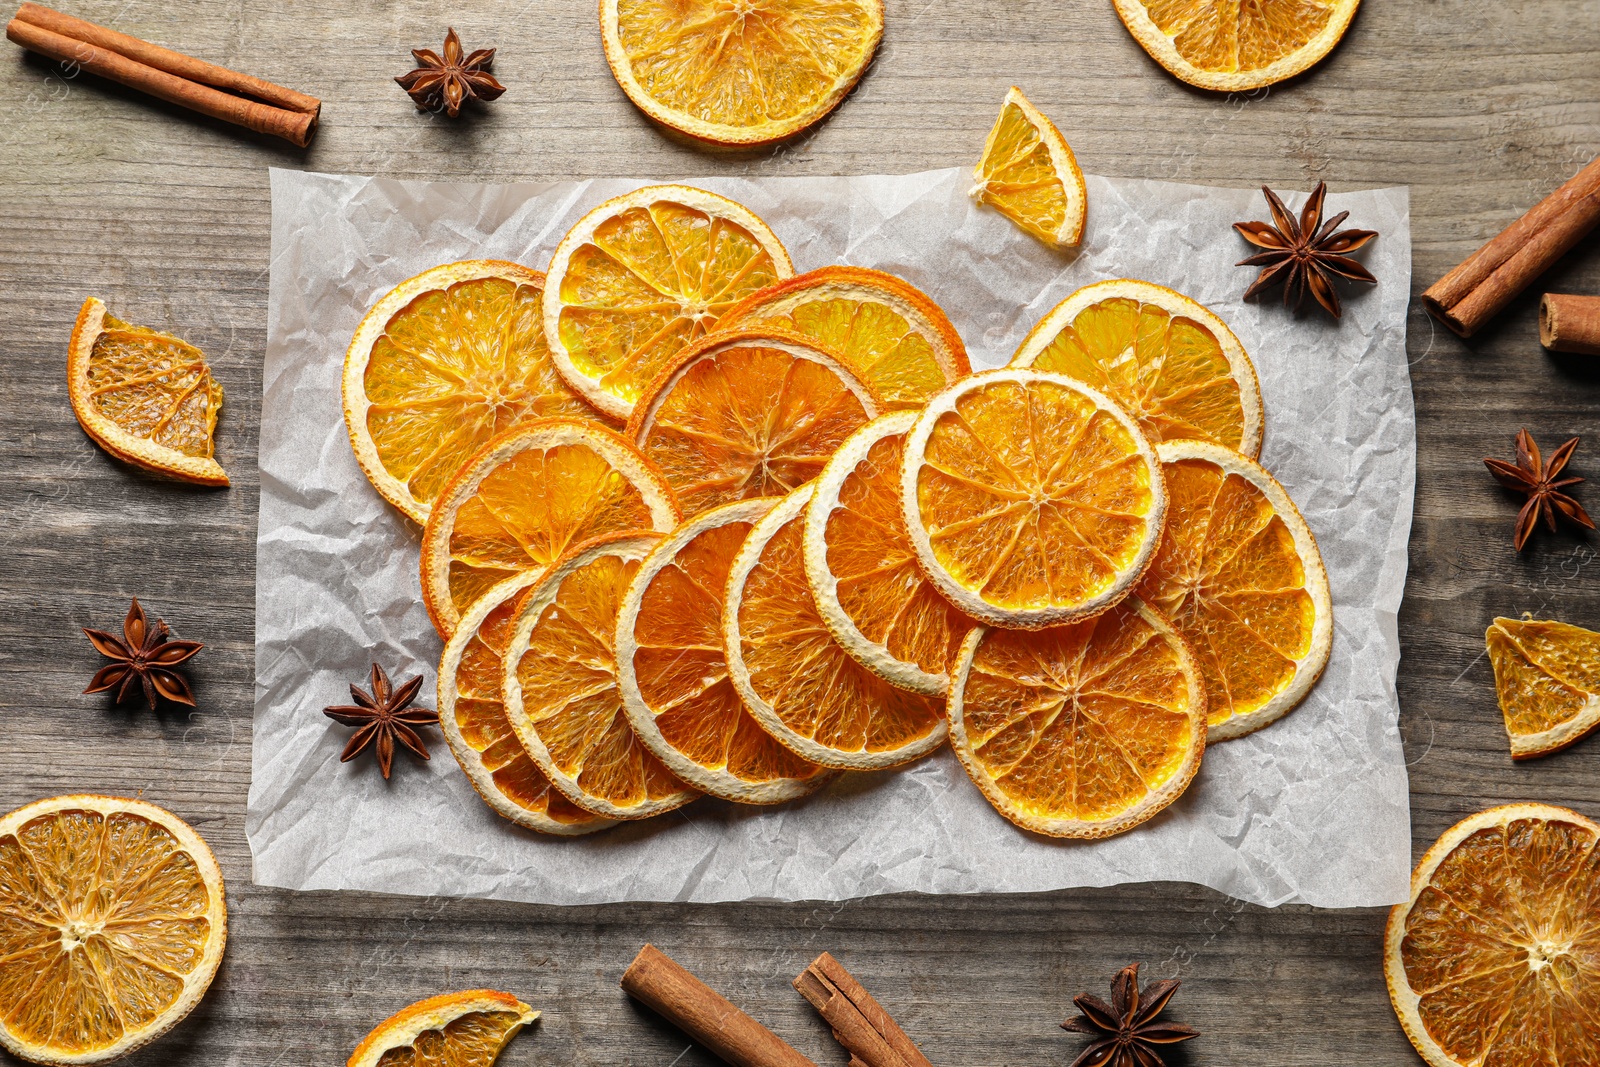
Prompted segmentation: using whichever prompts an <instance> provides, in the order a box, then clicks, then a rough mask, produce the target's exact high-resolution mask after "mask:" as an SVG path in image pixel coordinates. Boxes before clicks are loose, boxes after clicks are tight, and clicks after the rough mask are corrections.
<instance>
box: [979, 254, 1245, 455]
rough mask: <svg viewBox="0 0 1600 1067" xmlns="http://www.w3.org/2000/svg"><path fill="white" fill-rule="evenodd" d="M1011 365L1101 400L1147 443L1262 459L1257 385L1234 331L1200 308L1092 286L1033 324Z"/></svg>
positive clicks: (1172, 296) (1133, 284)
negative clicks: (1213, 447) (1115, 406)
mask: <svg viewBox="0 0 1600 1067" xmlns="http://www.w3.org/2000/svg"><path fill="white" fill-rule="evenodd" d="M1009 366H1012V367H1031V368H1032V369H1034V370H1040V371H1049V372H1051V373H1052V374H1065V375H1066V376H1067V377H1069V378H1076V379H1077V380H1078V381H1080V382H1083V383H1084V384H1085V385H1089V386H1092V387H1093V388H1095V389H1098V390H1099V391H1100V392H1102V393H1104V394H1105V395H1106V396H1109V397H1110V398H1111V399H1113V400H1115V401H1116V402H1117V403H1119V404H1121V405H1122V406H1123V407H1124V408H1125V409H1127V410H1128V411H1129V412H1131V413H1132V414H1133V416H1134V417H1135V418H1137V419H1138V420H1139V425H1140V426H1142V427H1143V428H1144V431H1145V433H1146V434H1148V435H1149V436H1150V439H1151V440H1152V441H1157V442H1159V441H1175V440H1194V441H1211V442H1213V443H1215V444H1219V445H1222V446H1223V447H1224V448H1231V449H1233V450H1234V451H1236V452H1243V453H1244V454H1245V455H1247V456H1249V457H1250V458H1252V459H1254V458H1255V457H1256V456H1257V455H1259V454H1260V452H1261V433H1262V428H1263V416H1262V411H1261V386H1260V383H1259V382H1258V381H1257V379H1256V368H1255V365H1254V364H1252V363H1251V362H1250V357H1249V356H1247V355H1246V354H1245V351H1244V346H1243V345H1241V344H1240V343H1239V339H1238V338H1237V337H1235V336H1234V335H1233V331H1232V330H1230V329H1228V327H1227V325H1226V324H1225V323H1224V322H1223V321H1222V320H1221V319H1219V318H1218V317H1217V316H1216V315H1215V314H1213V313H1212V312H1211V311H1210V310H1209V309H1207V308H1206V307H1204V306H1203V305H1201V304H1198V303H1196V302H1195V301H1193V300H1190V299H1189V298H1188V297H1186V296H1184V295H1183V294H1182V293H1177V292H1174V291H1173V290H1171V289H1168V288H1166V287H1165V286H1160V285H1152V284H1150V283H1149V282H1141V281H1135V280H1133V279H1131V278H1117V279H1113V280H1111V281H1105V282H1096V283H1094V284H1093V285H1086V286H1084V287H1083V288H1082V289H1079V290H1078V291H1077V292H1075V293H1073V294H1072V295H1071V296H1069V297H1067V298H1066V299H1065V300H1063V301H1062V302H1061V303H1059V304H1057V305H1056V306H1055V307H1054V308H1052V309H1051V311H1050V313H1049V314H1048V315H1046V316H1045V317H1044V318H1042V319H1040V320H1039V324H1038V325H1037V326H1035V327H1034V328H1033V329H1032V330H1031V331H1029V333H1028V336H1027V337H1025V338H1023V341H1022V344H1021V345H1019V346H1018V348H1017V351H1016V354H1015V355H1013V356H1012V357H1011V362H1010V364H1009Z"/></svg>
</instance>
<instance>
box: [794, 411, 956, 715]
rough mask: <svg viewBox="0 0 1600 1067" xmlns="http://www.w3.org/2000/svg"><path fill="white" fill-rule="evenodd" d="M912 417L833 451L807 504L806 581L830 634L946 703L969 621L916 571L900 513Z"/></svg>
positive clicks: (862, 433)
mask: <svg viewBox="0 0 1600 1067" xmlns="http://www.w3.org/2000/svg"><path fill="white" fill-rule="evenodd" d="M916 421H917V413H916V412H914V411H893V412H890V413H889V414H887V415H880V416H879V417H878V418H876V419H873V420H872V421H871V422H869V423H867V424H866V425H865V426H863V427H862V428H861V429H859V430H857V431H856V432H855V433H853V434H851V435H850V438H849V439H848V440H847V441H845V443H844V444H843V445H841V446H840V448H839V451H838V452H836V453H834V456H833V458H832V459H830V460H829V461H828V465H827V466H826V467H824V468H823V471H822V474H821V475H820V476H819V477H818V478H817V483H816V491H815V492H814V493H813V494H812V497H811V503H810V504H809V505H808V506H807V508H806V521H805V536H804V551H805V567H806V581H807V582H808V583H809V584H810V586H811V593H812V595H813V596H814V597H816V600H817V610H818V611H819V612H820V613H821V614H822V619H823V621H824V622H826V623H827V624H828V632H829V633H831V634H833V639H834V640H835V641H838V642H839V645H840V647H842V648H843V649H844V650H845V651H846V652H848V653H850V655H852V656H854V657H855V659H856V662H857V663H860V664H861V665H862V666H863V667H865V668H867V669H868V670H869V671H871V672H872V673H874V674H876V675H877V676H878V677H880V678H882V679H883V680H884V681H886V682H890V683H891V684H893V685H897V686H899V687H900V688H902V689H910V690H912V691H913V692H917V693H926V694H928V695H929V696H938V697H942V696H944V695H945V693H946V692H947V691H948V690H949V688H950V664H951V662H952V661H953V660H954V659H955V654H956V651H957V650H958V649H959V648H960V647H961V639H962V638H964V637H965V636H966V635H967V631H968V630H969V629H971V628H972V622H971V620H970V619H968V618H967V617H966V616H965V615H963V614H962V613H961V612H960V611H958V610H957V609H956V607H955V605H953V604H951V603H950V601H948V600H946V599H945V598H944V597H943V596H941V595H940V594H939V592H938V590H937V589H935V588H934V586H933V584H932V583H931V582H929V581H928V579H927V577H926V576H925V575H924V574H923V573H922V569H921V568H920V567H919V566H917V550H916V549H915V548H914V547H912V544H911V538H910V537H909V536H908V535H907V533H906V524H905V518H904V516H903V514H902V512H901V509H900V453H901V450H902V446H903V445H904V443H905V438H906V433H907V431H909V430H910V429H911V427H912V425H913V424H914V423H915V422H916Z"/></svg>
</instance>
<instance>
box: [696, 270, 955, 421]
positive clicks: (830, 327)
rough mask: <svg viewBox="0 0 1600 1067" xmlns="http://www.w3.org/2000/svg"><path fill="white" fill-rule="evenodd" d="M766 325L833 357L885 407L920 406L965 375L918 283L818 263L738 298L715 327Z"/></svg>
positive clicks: (950, 333) (949, 330)
mask: <svg viewBox="0 0 1600 1067" xmlns="http://www.w3.org/2000/svg"><path fill="white" fill-rule="evenodd" d="M749 327H771V328H775V329H779V330H785V331H787V332H789V333H798V334H800V335H801V336H803V337H809V338H811V339H812V340H813V341H816V342H817V343H818V344H820V345H821V346H822V347H823V348H826V349H827V350H828V351H829V352H832V353H833V354H834V355H836V356H838V357H839V359H840V360H841V361H842V362H843V363H844V365H845V366H847V367H849V368H850V369H851V370H852V371H854V372H855V374H856V377H858V378H860V379H861V380H862V381H864V382H866V383H867V385H868V386H870V387H871V388H872V390H873V391H874V392H875V393H877V394H878V396H880V397H881V398H882V399H883V404H884V406H885V407H891V408H903V407H921V406H922V405H923V404H924V403H925V402H926V401H927V399H928V398H929V397H930V396H932V395H933V394H934V393H937V392H938V391H939V390H940V389H943V388H944V387H945V386H946V385H949V384H950V383H951V382H953V381H956V380H957V379H960V378H965V377H966V376H967V375H969V374H971V373H972V364H971V363H970V362H968V360H967V349H966V346H965V345H963V344H962V343H961V335H960V334H958V333H956V328H955V327H954V326H953V325H951V323H950V319H949V318H948V317H947V316H946V315H945V313H944V311H943V310H942V309H941V308H940V307H939V305H938V304H935V303H934V302H933V300H932V299H931V298H929V296H928V295H927V294H926V293H924V292H923V291H922V290H921V289H918V288H917V287H916V286H914V285H911V284H910V283H909V282H903V281H901V280H900V279H899V278H896V277H895V276H894V275H892V274H885V273H883V271H880V270H866V269H863V268H861V267H823V268H822V269H820V270H813V271H807V272H806V273H804V274H797V275H795V276H794V277H793V278H790V279H789V280H788V281H786V282H779V283H778V284H776V285H769V286H768V287H767V288H765V289H762V290H761V291H760V292H757V293H754V294H752V295H751V296H748V297H745V299H743V300H741V301H740V302H739V303H738V304H736V305H734V307H733V308H732V309H731V310H730V311H729V312H728V313H727V314H726V315H724V316H723V317H722V318H721V319H720V320H719V321H718V323H717V329H718V330H733V329H740V328H749Z"/></svg>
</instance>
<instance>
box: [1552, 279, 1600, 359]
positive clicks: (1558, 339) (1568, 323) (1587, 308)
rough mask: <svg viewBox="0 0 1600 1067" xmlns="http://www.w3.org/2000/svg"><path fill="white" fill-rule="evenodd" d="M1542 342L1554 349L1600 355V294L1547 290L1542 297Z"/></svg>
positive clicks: (1585, 354) (1556, 350) (1586, 354)
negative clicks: (1580, 294) (1551, 291)
mask: <svg viewBox="0 0 1600 1067" xmlns="http://www.w3.org/2000/svg"><path fill="white" fill-rule="evenodd" d="M1539 343H1540V344H1542V345H1544V346H1545V347H1546V348H1548V349H1550V350H1551V351H1552V352H1576V353H1578V354H1579V355H1584V356H1600V296H1571V295H1569V294H1566V293H1546V294H1544V296H1543V297H1542V298H1541V299H1540V300H1539Z"/></svg>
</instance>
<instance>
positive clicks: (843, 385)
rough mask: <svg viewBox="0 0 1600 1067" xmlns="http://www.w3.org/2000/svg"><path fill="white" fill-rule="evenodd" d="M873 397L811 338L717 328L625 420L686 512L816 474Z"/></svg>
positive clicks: (874, 405) (780, 488)
mask: <svg viewBox="0 0 1600 1067" xmlns="http://www.w3.org/2000/svg"><path fill="white" fill-rule="evenodd" d="M879 406H880V405H879V401H878V398H877V396H876V395H874V393H873V392H872V390H871V389H870V388H868V387H867V386H866V385H865V384H863V383H862V381H861V380H860V379H859V378H857V377H856V376H855V375H854V374H853V373H851V371H850V370H849V369H848V368H847V367H845V365H844V364H843V363H842V362H840V361H839V359H838V358H837V357H835V356H834V355H832V354H831V353H829V352H828V351H827V350H825V349H823V348H820V347H818V346H817V344H816V343H815V342H814V341H810V340H807V339H806V338H804V337H800V336H798V335H796V334H785V333H781V332H778V331H776V330H765V329H756V330H734V331H731V332H728V333H717V334H714V335H712V336H710V337H707V338H706V339H705V340H703V341H701V342H700V343H699V344H697V345H695V346H694V347H692V348H690V349H689V350H688V351H686V352H684V353H683V354H682V355H681V356H679V357H678V359H677V361H676V362H675V363H673V364H671V365H670V366H669V367H667V369H666V370H665V371H664V372H663V373H662V374H661V376H660V377H659V378H657V379H656V381H655V384H654V385H652V386H651V387H650V389H649V391H648V392H647V394H646V395H645V397H644V398H643V399H642V400H641V401H640V402H639V406H638V407H637V408H635V409H634V412H633V417H632V418H631V419H629V420H628V429H627V434H628V436H629V437H631V438H632V439H633V440H634V442H635V443H636V444H637V445H638V446H639V451H641V452H643V453H644V454H645V456H646V457H647V458H648V459H649V460H650V461H651V462H652V463H654V464H656V465H657V466H658V467H659V469H660V470H661V472H662V474H663V476H664V477H665V478H666V479H667V482H668V483H669V484H670V485H671V486H672V488H673V491H674V492H675V493H676V494H677V497H678V503H679V504H680V505H681V506H682V507H683V512H684V514H685V515H697V514H699V513H700V512H702V511H705V510H706V509H707V508H713V507H716V506H717V505H718V504H726V503H728V502H730V501H733V500H743V499H747V498H750V497H758V496H779V495H782V494H784V493H787V492H789V490H791V489H793V488H794V487H795V486H797V485H800V484H801V483H803V482H807V481H810V480H811V479H812V478H815V477H816V476H817V475H818V474H820V473H821V472H822V468H823V466H824V465H826V464H827V462H828V457H830V456H832V455H833V453H834V451H835V450H836V449H837V448H838V447H839V446H840V445H841V444H843V443H844V439H845V438H846V437H849V436H850V435H851V434H852V433H854V432H855V431H856V429H857V428H859V427H861V426H863V425H865V424H866V422H867V420H868V419H870V418H872V417H873V416H874V415H876V414H878V409H879Z"/></svg>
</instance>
